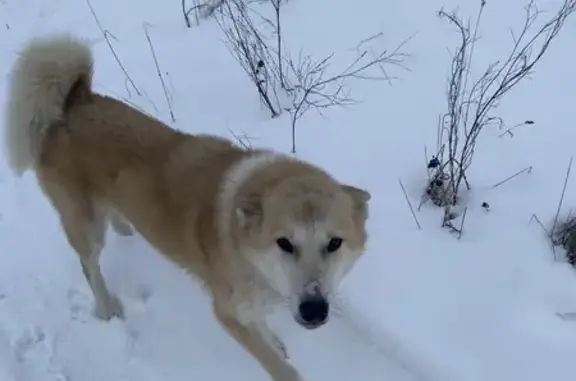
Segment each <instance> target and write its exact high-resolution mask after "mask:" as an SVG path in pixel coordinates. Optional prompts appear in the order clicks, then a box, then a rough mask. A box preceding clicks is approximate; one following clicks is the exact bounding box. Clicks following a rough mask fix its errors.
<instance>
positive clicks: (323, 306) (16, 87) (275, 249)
mask: <svg viewBox="0 0 576 381" xmlns="http://www.w3.org/2000/svg"><path fill="white" fill-rule="evenodd" d="M92 67H93V58H92V54H91V51H90V48H89V46H88V45H87V44H86V43H84V42H82V41H80V40H78V39H75V38H73V37H71V36H67V35H65V36H63V35H58V36H50V37H43V38H37V39H35V40H32V41H30V42H29V43H28V44H27V45H26V46H25V47H24V49H23V50H22V52H21V53H20V55H19V57H18V59H17V60H16V64H15V66H14V69H13V72H12V73H11V83H10V87H9V94H8V104H7V108H6V122H5V143H6V152H7V158H8V161H9V164H10V166H11V168H12V169H13V170H14V172H15V173H16V174H18V175H22V174H23V173H24V172H25V171H26V170H28V169H33V170H34V171H35V173H36V176H37V178H38V182H39V184H40V186H41V188H42V190H43V192H44V194H45V195H46V196H47V198H48V199H49V200H50V202H51V203H52V205H53V206H54V208H55V210H56V211H57V213H58V215H59V217H60V221H61V224H62V226H63V229H64V231H65V233H66V236H67V239H68V241H69V243H70V245H71V246H72V247H73V248H74V250H75V251H76V252H77V253H78V255H79V258H80V261H81V264H82V268H83V270H84V274H85V276H86V279H87V281H88V283H89V285H90V287H91V289H92V291H93V293H94V297H95V314H96V316H98V317H99V318H101V319H110V318H112V317H114V316H117V317H119V318H123V309H122V304H121V303H120V301H119V300H118V298H117V297H116V296H114V295H113V294H111V293H110V291H109V290H108V288H107V286H106V283H105V281H104V278H103V277H102V274H101V271H100V266H99V254H100V251H101V250H102V248H103V246H104V237H105V231H106V228H107V226H108V223H110V224H111V226H112V227H113V229H114V230H115V231H116V232H117V233H119V234H122V235H131V234H132V232H133V230H132V229H135V230H136V231H138V232H139V233H140V234H141V235H142V236H143V237H145V239H146V240H147V241H148V242H149V243H150V244H152V245H153V246H154V247H155V248H156V249H157V250H158V251H159V252H160V253H161V254H163V255H164V256H166V258H168V259H170V260H171V261H173V262H175V263H176V264H178V265H179V266H181V267H183V268H185V269H187V270H189V271H191V272H192V273H193V274H195V276H196V277H197V278H198V279H200V280H201V281H202V282H203V283H204V284H205V285H206V286H207V288H208V289H209V290H210V292H211V295H212V297H213V309H214V314H215V316H216V318H217V319H218V321H219V322H220V323H221V324H222V326H223V327H224V328H225V329H226V330H227V332H228V333H229V334H230V335H231V336H233V337H234V338H235V339H236V340H237V341H238V342H239V343H240V344H241V345H242V346H243V347H244V348H245V349H246V350H247V351H249V352H250V353H251V354H252V355H253V356H254V357H255V358H256V359H257V360H258V361H259V363H260V364H261V365H262V366H263V367H264V368H265V369H266V371H267V372H268V373H269V374H270V376H271V377H272V379H274V380H276V381H297V380H302V377H301V376H300V375H299V373H298V371H297V370H296V369H295V368H294V367H293V366H292V365H291V364H290V362H289V361H288V360H287V356H286V351H285V348H284V345H283V344H282V343H281V342H280V340H279V339H278V338H277V337H276V336H275V335H274V334H273V333H272V332H271V331H270V330H269V328H268V327H267V325H266V319H265V318H266V315H267V314H268V313H269V311H270V309H271V308H272V307H274V306H275V305H276V304H278V303H282V302H285V301H286V302H288V304H289V305H290V306H291V310H292V313H293V316H294V318H295V320H296V321H297V322H298V323H299V324H300V325H302V326H303V327H306V328H310V329H312V328H317V327H319V326H321V325H323V324H324V323H326V321H327V320H328V317H329V309H330V304H329V300H330V296H331V295H332V294H333V292H334V291H335V290H336V288H337V287H338V284H339V282H340V281H341V279H342V278H343V276H344V275H345V274H346V273H347V272H348V271H349V270H350V268H351V267H352V265H353V264H354V262H355V261H356V259H357V258H358V257H359V256H360V255H361V254H362V252H363V251H364V246H365V242H366V238H367V236H366V229H365V223H366V219H367V215H368V200H369V198H370V195H369V193H368V192H366V191H364V190H361V189H358V188H355V187H352V186H349V185H343V184H340V183H339V182H337V181H336V180H335V179H334V178H333V177H331V176H330V175H329V174H327V173H326V172H324V171H323V170H321V169H320V168H317V167H315V166H313V165H311V164H308V163H305V162H303V161H300V160H297V159H295V158H292V157H290V156H286V155H281V154H278V153H274V152H272V151H267V150H244V149H241V148H239V147H237V146H235V145H234V144H232V142H230V141H228V140H225V139H222V138H218V137H213V136H207V135H200V136H193V135H189V134H186V133H182V132H178V131H176V130H173V129H171V128H169V127H168V126H166V125H165V124H163V123H162V122H160V121H158V120H155V119H153V118H151V117H149V116H147V115H145V114H143V113H142V112H140V111H138V110H136V109H134V108H132V107H130V106H128V105H126V104H125V103H123V102H120V101H118V100H116V99H112V98H109V97H107V96H102V95H99V94H95V93H94V92H92V90H91V81H92Z"/></svg>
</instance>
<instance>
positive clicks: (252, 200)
mask: <svg viewBox="0 0 576 381" xmlns="http://www.w3.org/2000/svg"><path fill="white" fill-rule="evenodd" d="M236 217H237V218H238V223H239V224H240V226H241V227H243V228H245V227H248V226H253V225H254V224H255V223H258V222H259V221H260V220H261V219H262V199H261V198H260V197H258V196H257V195H250V196H246V197H243V198H242V200H240V202H239V203H238V205H237V208H236Z"/></svg>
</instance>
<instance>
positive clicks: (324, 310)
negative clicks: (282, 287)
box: [296, 295, 330, 329]
mask: <svg viewBox="0 0 576 381" xmlns="http://www.w3.org/2000/svg"><path fill="white" fill-rule="evenodd" d="M329 312H330V304H329V303H328V301H327V300H326V298H325V297H323V296H321V295H310V296H305V297H303V298H302V299H301V300H300V305H299V306H298V316H297V318H296V321H297V322H298V323H299V324H300V325H301V326H303V327H304V328H307V329H314V328H318V327H320V326H321V325H324V324H325V323H326V322H327V321H328V314H329Z"/></svg>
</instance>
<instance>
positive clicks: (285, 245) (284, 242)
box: [276, 237, 295, 254]
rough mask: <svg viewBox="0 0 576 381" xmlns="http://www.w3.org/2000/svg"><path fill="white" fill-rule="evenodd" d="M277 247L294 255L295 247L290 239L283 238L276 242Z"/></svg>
mask: <svg viewBox="0 0 576 381" xmlns="http://www.w3.org/2000/svg"><path fill="white" fill-rule="evenodd" d="M276 245H278V247H279V248H280V250H282V251H283V252H285V253H288V254H294V251H295V250H294V245H292V242H290V240H289V239H288V238H285V237H281V238H278V239H277V240H276Z"/></svg>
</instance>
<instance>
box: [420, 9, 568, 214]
mask: <svg viewBox="0 0 576 381" xmlns="http://www.w3.org/2000/svg"><path fill="white" fill-rule="evenodd" d="M485 6H486V2H485V1H483V0H482V1H481V3H480V8H479V11H478V13H477V16H476V21H475V23H474V26H472V27H471V26H470V25H469V24H470V23H469V22H468V23H465V22H464V21H462V19H461V18H460V17H459V16H458V15H457V14H456V13H455V12H452V13H447V12H445V11H444V10H440V11H439V12H438V15H439V16H440V18H443V19H446V20H447V21H448V22H449V23H450V24H451V25H453V26H454V27H455V28H456V30H457V32H458V35H459V43H458V45H457V49H456V51H455V53H454V54H453V56H452V61H451V70H450V74H449V77H448V89H447V111H446V113H444V115H443V116H442V118H441V122H440V123H439V127H438V128H439V131H438V144H437V146H438V148H437V149H438V153H437V154H436V155H435V156H434V157H433V159H434V160H436V161H437V165H435V166H434V167H430V166H429V168H430V169H431V170H432V172H433V174H432V175H431V176H430V179H431V180H430V184H429V186H428V188H427V193H433V195H432V196H431V197H430V198H432V199H433V201H434V203H435V204H437V205H441V206H443V205H446V204H448V205H455V204H456V203H457V202H458V200H459V196H458V194H459V192H460V190H461V188H462V185H465V186H466V189H470V183H469V181H468V179H467V176H466V172H467V170H468V169H469V167H470V166H471V164H472V160H473V157H474V154H475V148H476V141H477V139H478V136H479V135H480V133H481V132H482V131H483V130H484V129H485V128H486V127H489V126H497V127H498V128H500V129H504V125H505V123H504V120H503V119H502V118H500V117H499V116H497V115H493V112H494V110H495V108H496V107H497V106H498V105H499V104H500V103H501V101H502V100H503V98H504V96H505V95H506V94H507V93H508V92H509V91H510V90H511V89H512V88H514V87H515V86H516V85H517V84H518V83H519V82H520V81H522V80H523V79H526V78H529V76H530V75H531V74H532V73H533V70H534V68H535V66H536V65H537V64H538V62H539V61H540V59H541V58H542V57H543V56H544V54H545V53H546V52H547V51H548V48H549V47H550V44H551V43H552V41H553V40H554V38H555V37H556V36H557V35H558V33H559V32H560V31H561V29H562V27H563V26H564V24H565V21H566V19H567V18H568V17H569V16H571V15H572V14H573V13H574V11H575V10H576V0H564V1H563V4H562V5H561V6H560V8H559V9H558V10H557V12H556V13H555V14H553V15H552V16H551V18H550V19H548V20H544V22H542V23H540V18H541V15H542V12H541V11H540V10H538V8H537V7H536V5H535V1H534V0H530V1H529V3H528V4H527V5H526V6H525V8H524V24H523V26H522V28H521V30H520V31H519V33H512V47H511V49H510V51H509V53H508V55H507V56H506V57H505V58H504V59H503V60H498V61H496V62H493V63H492V64H489V65H488V66H487V68H486V69H485V70H484V72H483V74H481V75H480V77H479V78H478V79H476V80H471V78H470V77H471V72H472V66H473V64H474V62H473V61H474V59H473V55H474V47H475V45H476V43H477V41H478V33H479V28H480V24H481V18H482V14H483V10H484V7H485ZM537 23H538V25H537ZM533 123H534V122H533V121H526V122H524V123H520V124H517V125H515V126H513V127H511V128H509V129H506V130H505V132H504V133H503V134H501V135H500V136H503V135H504V134H508V135H510V136H513V133H512V130H514V129H516V128H518V127H520V126H523V125H527V124H533ZM431 161H432V160H431ZM437 179H442V182H443V184H442V192H437V191H435V192H431V191H430V189H431V188H435V187H436V186H435V185H434V184H433V182H435V181H436V180H437ZM436 188H437V187H436ZM434 197H440V198H436V199H434Z"/></svg>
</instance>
